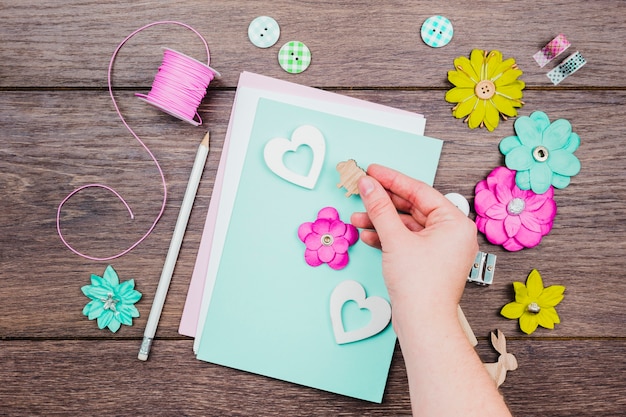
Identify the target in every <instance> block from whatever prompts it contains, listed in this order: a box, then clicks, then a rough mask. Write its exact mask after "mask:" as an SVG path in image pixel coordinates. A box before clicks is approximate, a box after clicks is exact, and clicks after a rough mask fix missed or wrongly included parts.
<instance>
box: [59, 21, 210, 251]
mask: <svg viewBox="0 0 626 417" xmlns="http://www.w3.org/2000/svg"><path fill="white" fill-rule="evenodd" d="M164 24H172V25H178V26H182V27H184V28H186V29H189V30H190V31H192V32H193V33H194V34H195V35H197V36H198V37H199V38H200V40H201V41H202V43H203V44H204V48H205V50H206V54H207V63H206V65H205V64H203V63H201V62H199V61H196V60H195V59H193V58H190V57H188V56H186V55H183V54H181V53H179V52H176V51H173V50H171V49H166V50H165V53H164V56H163V64H162V65H161V67H160V68H159V70H158V72H157V75H156V76H155V80H154V83H153V85H152V89H151V91H150V93H149V94H148V95H147V96H144V95H141V94H137V96H139V97H142V99H144V100H145V101H146V102H148V103H150V104H152V105H154V106H155V107H158V108H160V109H161V110H163V111H165V112H166V113H168V114H171V115H172V116H174V117H177V118H179V119H181V120H185V121H187V122H189V123H192V124H194V125H196V126H198V125H200V124H202V120H201V119H200V116H199V115H198V112H197V109H198V106H199V105H200V102H201V101H202V99H203V98H204V95H205V94H206V89H207V87H208V86H209V83H210V82H211V81H212V80H213V78H214V77H215V76H216V75H217V76H219V73H218V72H217V71H215V70H213V69H212V68H211V67H209V64H210V60H211V55H210V52H209V45H208V44H207V42H206V40H205V39H204V38H203V37H202V35H201V34H200V33H199V32H198V31H196V30H195V29H194V28H192V27H191V26H189V25H186V24H184V23H181V22H176V21H170V20H166V21H158V22H153V23H149V24H147V25H145V26H142V27H140V28H139V29H137V30H135V31H134V32H132V33H131V34H130V35H128V36H127V37H126V38H125V39H124V40H123V41H122V42H121V43H120V44H119V45H118V46H117V48H116V49H115V51H114V52H113V55H112V56H111V60H110V61H109V68H108V73H107V82H108V87H109V95H110V96H111V100H112V101H113V107H115V111H116V112H117V115H118V116H119V118H120V119H121V121H122V123H123V124H124V126H125V127H126V129H128V131H129V132H130V133H131V135H132V136H133V137H134V138H135V139H136V140H137V142H139V144H140V145H141V146H142V147H143V148H144V149H145V150H146V152H147V153H148V155H150V158H151V159H152V161H154V164H155V165H156V167H157V169H158V171H159V175H160V177H161V183H162V185H163V202H162V204H161V209H160V211H159V213H158V214H157V216H156V218H155V219H154V222H153V223H152V225H151V226H150V228H149V229H148V231H147V232H146V233H145V234H144V235H143V236H142V237H141V238H139V240H137V241H136V242H135V243H133V244H132V245H131V246H130V247H128V248H127V249H125V250H123V251H122V252H120V253H118V254H116V255H112V256H106V257H95V256H90V255H87V254H85V253H82V252H80V251H78V250H76V249H74V248H73V247H72V246H71V245H70V244H69V243H68V242H67V240H66V239H65V237H64V236H63V233H62V232H61V210H62V208H63V205H64V204H65V203H66V202H67V201H68V200H69V199H70V198H71V197H72V196H73V195H74V194H76V193H78V192H80V191H82V190H84V189H86V188H93V187H96V188H103V189H105V190H108V191H110V192H111V193H113V194H114V195H115V196H116V197H117V198H118V199H119V200H120V201H121V202H122V203H123V204H124V206H125V207H126V209H127V210H128V212H129V214H130V217H131V219H134V215H133V212H132V210H131V208H130V206H129V205H128V203H126V201H125V200H124V198H122V196H121V195H120V194H119V193H118V192H117V191H115V190H114V189H113V188H111V187H109V186H107V185H103V184H88V185H83V186H81V187H79V188H77V189H75V190H74V191H72V192H71V193H69V194H68V195H67V196H66V197H65V198H64V199H63V200H62V201H61V203H60V204H59V207H58V209H57V215H56V225H57V233H58V235H59V238H60V239H61V242H62V243H63V244H64V245H65V246H66V247H67V248H68V249H69V250H70V251H72V252H74V253H75V254H76V255H79V256H81V257H83V258H86V259H89V260H92V261H108V260H111V259H115V258H119V257H120V256H122V255H125V254H127V253H128V252H130V251H131V250H133V249H134V248H135V247H136V246H137V245H139V244H140V243H141V242H143V241H144V240H145V239H146V238H147V237H148V235H150V233H152V230H154V228H155V227H156V224H157V223H158V222H159V220H160V219H161V216H163V212H164V211H165V205H166V202H167V184H166V182H165V175H164V174H163V170H162V169H161V165H160V164H159V161H158V160H157V159H156V157H155V156H154V154H153V153H152V152H151V151H150V149H149V148H148V147H147V146H146V144H145V143H144V142H143V141H142V140H141V139H140V138H139V136H138V135H137V134H136V133H135V131H134V130H133V129H132V128H131V127H130V126H129V125H128V123H127V122H126V120H125V119H124V116H122V113H121V111H120V109H119V107H118V105H117V101H116V100H115V96H114V95H113V86H112V82H111V73H112V70H113V63H114V62H115V58H116V57H117V54H118V52H119V51H120V49H121V48H122V46H124V44H125V43H126V42H128V40H129V39H131V38H132V37H133V36H135V35H136V34H138V33H139V32H141V31H143V30H145V29H147V28H150V27H152V26H156V25H164ZM194 116H198V119H199V120H200V121H199V122H196V121H195V120H193V118H194Z"/></svg>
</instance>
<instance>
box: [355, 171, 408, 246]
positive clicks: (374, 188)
mask: <svg viewBox="0 0 626 417" xmlns="http://www.w3.org/2000/svg"><path fill="white" fill-rule="evenodd" d="M358 186H359V194H360V195H361V200H363V205H364V206H365V210H366V211H367V215H368V217H369V218H370V220H371V222H372V224H373V225H374V229H376V232H377V233H378V237H379V239H380V243H381V245H382V247H383V248H385V247H386V246H387V247H388V246H389V245H391V244H393V242H395V241H397V240H398V236H399V235H401V234H402V233H404V232H405V231H406V227H405V226H404V224H403V223H402V220H401V219H400V216H399V215H398V211H397V210H396V207H395V206H394V205H393V202H392V201H391V198H390V197H389V194H387V191H386V190H385V189H384V188H383V186H382V185H380V183H379V182H378V181H376V180H375V179H374V178H372V177H370V176H365V177H362V178H361V179H360V180H359V184H358Z"/></svg>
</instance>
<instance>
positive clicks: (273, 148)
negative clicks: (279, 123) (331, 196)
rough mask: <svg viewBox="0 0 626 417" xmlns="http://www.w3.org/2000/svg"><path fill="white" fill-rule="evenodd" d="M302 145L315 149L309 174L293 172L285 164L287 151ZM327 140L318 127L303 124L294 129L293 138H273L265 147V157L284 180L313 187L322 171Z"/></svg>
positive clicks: (295, 149) (272, 168) (292, 150)
mask: <svg viewBox="0 0 626 417" xmlns="http://www.w3.org/2000/svg"><path fill="white" fill-rule="evenodd" d="M302 145H306V146H308V147H309V148H311V150H312V151H313V163H312V164H311V168H310V170H309V173H308V174H307V175H302V174H298V173H297V172H293V171H292V170H290V169H289V168H287V167H286V166H285V162H284V156H285V154H286V153H287V152H296V151H297V150H298V148H299V147H300V146H302ZM325 153H326V142H325V141H324V135H322V132H320V131H319V130H318V129H317V128H316V127H314V126H310V125H303V126H300V127H299V128H297V129H296V130H294V131H293V133H292V134H291V140H289V139H285V138H274V139H271V140H270V141H269V142H267V144H266V145H265V148H264V149H263V158H264V159H265V163H266V164H267V166H268V168H269V169H271V170H272V172H274V174H276V175H278V176H279V177H281V178H282V179H284V180H287V181H289V182H291V183H293V184H296V185H299V186H300V187H304V188H309V189H313V188H314V187H315V184H316V183H317V179H318V178H319V176H320V173H321V172H322V165H323V164H324V154H325Z"/></svg>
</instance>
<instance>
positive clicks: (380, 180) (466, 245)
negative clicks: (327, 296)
mask: <svg viewBox="0 0 626 417" xmlns="http://www.w3.org/2000/svg"><path fill="white" fill-rule="evenodd" d="M367 174H368V176H366V177H363V178H361V179H360V181H359V193H360V195H361V198H362V200H363V204H364V205H365V209H366V211H367V212H366V213H354V214H353V215H352V218H351V222H352V224H353V225H354V226H356V227H358V228H361V229H365V230H363V231H362V232H361V240H362V241H363V242H365V243H366V244H368V245H370V246H373V247H377V248H380V249H381V250H382V253H383V259H382V262H383V276H384V278H385V284H386V285H387V289H388V292H389V296H390V298H391V303H392V306H394V311H397V309H401V311H404V310H406V309H409V310H410V311H411V314H410V315H413V317H415V315H417V316H418V317H432V315H433V314H440V315H441V314H443V315H445V316H448V317H456V314H457V305H458V303H459V301H460V299H461V295H462V293H463V288H464V286H465V282H466V280H467V275H468V273H469V270H470V268H471V264H472V262H473V261H474V258H475V256H476V253H478V243H477V240H476V226H475V224H474V222H472V221H471V220H470V219H468V218H467V217H466V216H465V215H464V214H463V212H461V210H459V209H458V208H457V207H455V206H454V205H453V204H452V203H451V202H450V201H449V200H448V199H447V198H446V197H444V196H443V195H442V194H441V193H439V192H438V191H436V190H435V189H434V188H432V187H430V186H429V185H427V184H425V183H423V182H421V181H418V180H415V179H413V178H410V177H408V176H406V175H403V174H401V173H399V172H397V171H394V170H392V169H390V168H386V167H383V166H380V165H370V166H369V168H368V170H367ZM395 314H396V313H395V312H394V315H395ZM394 322H395V320H394ZM394 326H395V324H394Z"/></svg>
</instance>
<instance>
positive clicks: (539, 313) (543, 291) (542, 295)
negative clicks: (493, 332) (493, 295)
mask: <svg viewBox="0 0 626 417" xmlns="http://www.w3.org/2000/svg"><path fill="white" fill-rule="evenodd" d="M513 288H514V289H515V301H513V302H510V303H508V304H507V305H505V306H504V307H502V310H501V311H500V314H502V315H503V316H504V317H506V318H507V319H514V320H516V319H519V327H520V328H521V329H522V331H523V332H524V333H526V334H531V333H532V332H534V331H535V330H536V329H537V326H541V327H545V328H546V329H554V325H555V324H558V323H560V322H561V319H560V318H559V315H558V314H557V312H556V309H555V308H554V307H556V305H557V304H559V303H560V302H561V300H562V299H563V292H564V291H565V287H564V286H562V285H551V286H549V287H548V288H544V287H543V280H542V279H541V275H540V274H539V271H537V270H536V269H533V270H532V271H531V273H530V274H529V275H528V279H526V285H524V284H522V283H521V282H514V283H513Z"/></svg>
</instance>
